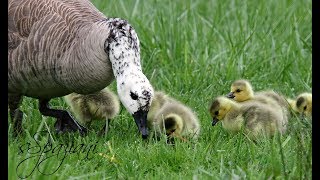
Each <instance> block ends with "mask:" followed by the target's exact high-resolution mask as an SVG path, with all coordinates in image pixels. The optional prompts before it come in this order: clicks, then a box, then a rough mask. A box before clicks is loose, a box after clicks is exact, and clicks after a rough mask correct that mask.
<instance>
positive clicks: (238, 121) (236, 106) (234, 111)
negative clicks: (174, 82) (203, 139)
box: [209, 96, 287, 139]
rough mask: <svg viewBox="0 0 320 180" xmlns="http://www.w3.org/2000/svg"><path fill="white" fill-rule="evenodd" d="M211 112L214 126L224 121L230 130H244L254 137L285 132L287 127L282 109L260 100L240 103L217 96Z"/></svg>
mask: <svg viewBox="0 0 320 180" xmlns="http://www.w3.org/2000/svg"><path fill="white" fill-rule="evenodd" d="M209 112H210V115H211V117H212V126H214V125H216V123H218V122H220V121H221V122H222V127H223V128H224V129H226V130H227V131H230V132H239V131H241V129H244V132H245V133H246V134H247V135H248V136H249V137H250V138H252V139H256V138H258V137H259V136H260V135H267V136H271V135H274V134H275V133H276V132H279V133H280V134H283V133H284V132H285V131H286V129H287V123H286V121H285V120H284V117H283V115H282V112H281V110H277V109H275V108H272V107H271V105H267V104H263V103H261V102H258V101H250V102H245V103H238V102H236V101H234V100H232V99H229V98H227V97H223V96H220V97H217V98H215V99H214V100H213V101H212V103H211V105H210V107H209Z"/></svg>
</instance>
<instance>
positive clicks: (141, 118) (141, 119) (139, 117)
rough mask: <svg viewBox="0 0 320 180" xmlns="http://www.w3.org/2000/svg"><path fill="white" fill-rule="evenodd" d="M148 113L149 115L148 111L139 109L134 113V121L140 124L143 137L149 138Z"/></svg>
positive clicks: (139, 127)
mask: <svg viewBox="0 0 320 180" xmlns="http://www.w3.org/2000/svg"><path fill="white" fill-rule="evenodd" d="M147 115H148V111H143V110H139V111H137V112H135V113H134V114H133V115H132V116H133V118H134V121H135V122H136V124H137V126H138V129H139V131H140V132H141V134H142V138H143V139H147V137H148V128H147Z"/></svg>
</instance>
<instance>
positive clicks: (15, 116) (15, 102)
mask: <svg viewBox="0 0 320 180" xmlns="http://www.w3.org/2000/svg"><path fill="white" fill-rule="evenodd" d="M21 102H22V96H21V95H11V94H9V95H8V105H9V113H10V118H11V122H12V123H13V136H14V137H17V136H18V135H20V134H21V133H22V117H23V112H22V111H21V110H20V109H19V106H20V104H21Z"/></svg>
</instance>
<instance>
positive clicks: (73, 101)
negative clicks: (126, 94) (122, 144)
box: [64, 88, 120, 135]
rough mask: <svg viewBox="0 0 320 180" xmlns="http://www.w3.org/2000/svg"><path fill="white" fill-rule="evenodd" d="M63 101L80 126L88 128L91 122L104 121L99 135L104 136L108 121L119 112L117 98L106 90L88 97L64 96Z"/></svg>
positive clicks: (73, 94) (80, 95) (78, 95)
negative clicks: (83, 125)
mask: <svg viewBox="0 0 320 180" xmlns="http://www.w3.org/2000/svg"><path fill="white" fill-rule="evenodd" d="M64 99H65V101H66V103H67V104H68V105H69V106H70V108H71V111H72V112H73V114H74V115H75V116H76V118H77V119H78V120H79V121H80V122H81V123H82V124H85V125H86V126H90V124H91V122H92V121H93V120H106V124H105V126H104V127H103V129H102V130H101V131H100V132H99V135H101V134H103V133H104V132H105V135H106V134H107V132H108V130H109V123H110V119H112V118H114V117H115V116H116V115H118V114H119V111H120V102H119V99H118V97H117V96H116V95H115V94H114V93H113V92H112V91H110V90H109V89H108V88H105V89H103V90H101V91H98V92H96V93H93V94H88V95H82V94H77V93H71V94H69V95H66V96H64ZM104 130H105V131H104Z"/></svg>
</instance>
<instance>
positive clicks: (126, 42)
mask: <svg viewBox="0 0 320 180" xmlns="http://www.w3.org/2000/svg"><path fill="white" fill-rule="evenodd" d="M107 22H109V27H110V28H111V29H110V35H109V37H108V39H107V40H106V43H108V44H107V46H106V47H107V51H106V52H107V54H108V55H109V59H110V62H111V64H112V69H113V74H114V76H115V78H116V81H117V89H118V95H119V98H120V100H121V102H122V104H123V105H124V106H125V107H126V109H127V110H128V111H129V112H130V113H131V114H133V113H135V112H137V111H139V110H146V111H148V110H149V107H150V105H151V100H152V97H153V88H152V86H151V84H150V82H149V80H148V79H147V77H146V76H145V75H144V74H143V72H142V68H141V64H140V47H139V39H138V36H137V34H136V33H135V31H134V29H133V28H132V27H131V26H130V25H129V24H128V23H127V22H126V21H124V20H121V19H118V18H116V19H109V20H108V21H107ZM131 93H135V94H136V95H137V96H138V99H136V100H134V99H132V97H131V96H130V94H131Z"/></svg>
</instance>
